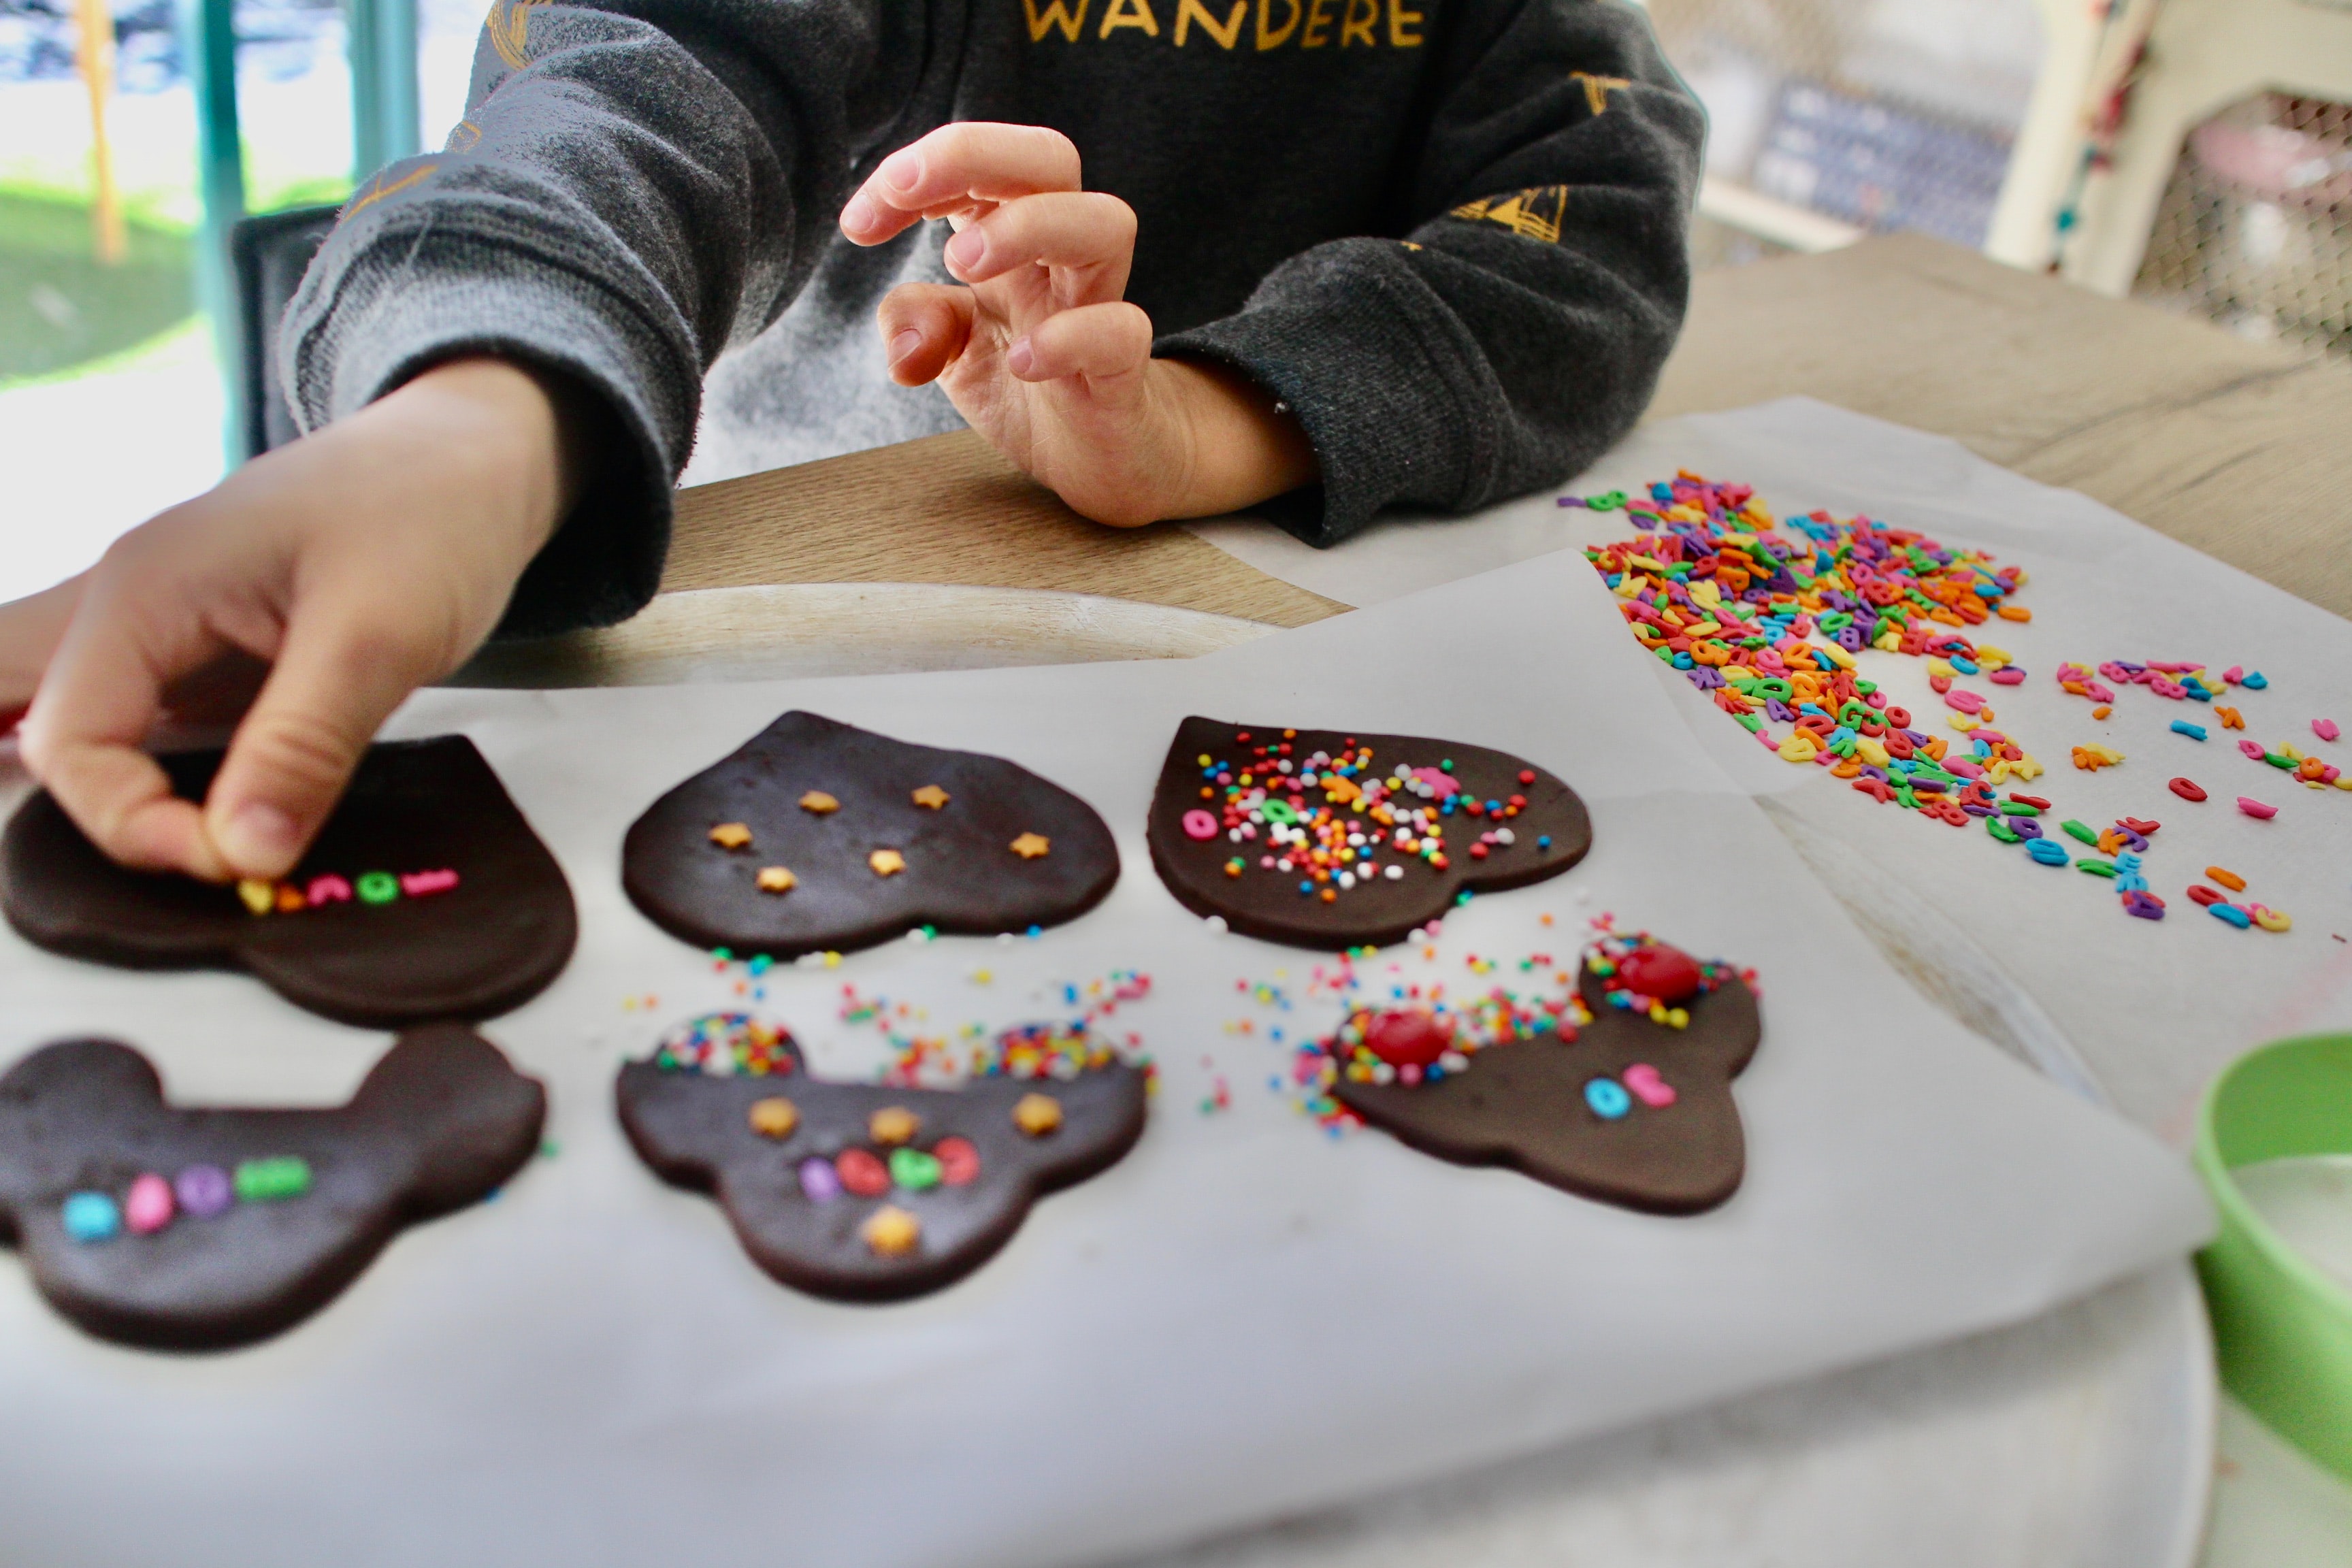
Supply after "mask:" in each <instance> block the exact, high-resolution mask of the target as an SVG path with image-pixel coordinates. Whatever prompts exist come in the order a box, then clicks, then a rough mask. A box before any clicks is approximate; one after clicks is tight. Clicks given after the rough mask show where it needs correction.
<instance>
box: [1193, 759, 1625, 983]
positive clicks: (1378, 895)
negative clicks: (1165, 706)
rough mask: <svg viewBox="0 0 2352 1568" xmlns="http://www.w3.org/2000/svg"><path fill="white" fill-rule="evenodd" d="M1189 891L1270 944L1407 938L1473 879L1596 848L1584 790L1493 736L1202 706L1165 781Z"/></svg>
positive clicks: (1536, 876)
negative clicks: (1262, 719) (1248, 716)
mask: <svg viewBox="0 0 2352 1568" xmlns="http://www.w3.org/2000/svg"><path fill="white" fill-rule="evenodd" d="M1147 836H1148V837H1149V840H1150V845H1151V863H1152V865H1153V866H1154V867H1155V868H1158V870H1159V872H1160V880H1161V881H1163V882H1165V883H1167V884H1168V890H1169V891H1170V892H1171V893H1173V894H1175V895H1176V900H1177V902H1179V903H1181V904H1182V905H1183V906H1184V907H1185V908H1186V909H1188V910H1192V912H1193V913H1194V914H1198V915H1204V916H1207V915H1213V916H1217V917H1220V918H1222V919H1223V921H1225V922H1226V924H1227V925H1228V926H1230V927H1231V928H1232V929H1233V930H1234V931H1241V932H1244V933H1245V934H1247V935H1250V936H1256V937H1264V938H1265V939H1266V940H1267V941H1268V942H1288V943H1290V944H1292V945H1293V946H1297V947H1313V948H1322V949H1324V950H1326V951H1330V950H1335V949H1339V948H1345V947H1354V946H1358V945H1360V944H1361V943H1365V942H1374V943H1386V942H1397V941H1400V940H1402V938H1403V937H1404V936H1405V935H1406V934H1407V933H1408V932H1410V931H1412V930H1413V929H1414V928H1415V927H1417V926H1421V925H1423V924H1425V923H1427V922H1428V921H1432V920H1434V919H1436V918H1437V917H1439V916H1441V915H1443V914H1444V913H1445V911H1446V910H1450V909H1452V908H1453V907H1454V903H1455V902H1456V901H1457V900H1459V899H1460V898H1461V896H1462V894H1463V893H1464V892H1465V891H1485V890H1490V889H1491V890H1499V889H1506V888H1520V887H1525V886H1527V885H1528V883H1530V882H1539V881H1542V880H1543V879H1546V878H1548V877H1557V876H1559V874H1560V873H1561V872H1562V871H1565V870H1567V869H1568V868H1570V866H1573V865H1575V864H1576V863H1577V862H1578V861H1579V860H1580V859H1582V858H1584V853H1585V851H1586V850H1588V849H1590V848H1591V847H1592V820H1591V817H1590V816H1587V815H1586V813H1585V809H1584V803H1583V802H1582V801H1581V800H1580V799H1578V798H1577V795H1576V792H1575V791H1574V790H1572V789H1570V788H1569V787H1568V785H1566V784H1562V783H1561V782H1560V781H1559V779H1557V778H1554V777H1553V776H1552V775H1551V774H1549V773H1546V772H1544V771H1543V770H1542V769H1541V768H1538V767H1536V766H1534V765H1533V764H1531V763H1526V762H1523V761H1521V760H1520V759H1519V758H1517V757H1514V756H1511V755H1510V754H1508V753H1507V752H1496V751H1490V750H1488V749H1487V748H1486V747H1484V746H1469V745H1464V744H1462V743H1461V742H1454V741H1431V740H1424V739H1423V738H1422V737H1420V736H1417V735H1375V734H1371V733H1369V732H1365V731H1337V730H1284V729H1268V728H1266V727H1265V726H1263V725H1256V724H1240V725H1236V724H1227V723H1223V722H1220V721H1217V720H1213V719H1202V718H1192V719H1187V720H1185V721H1184V722H1183V724H1182V725H1181V726H1180V727H1179V728H1178V730H1177V731H1176V740H1175V743H1174V744H1172V745H1171V746H1170V747H1169V748H1168V760H1167V762H1166V763H1164V764H1163V765H1162V766H1161V768H1160V784H1159V787H1158V788H1157V789H1156V790H1154V791H1153V792H1152V796H1151V818H1150V827H1149V830H1148V835H1147Z"/></svg>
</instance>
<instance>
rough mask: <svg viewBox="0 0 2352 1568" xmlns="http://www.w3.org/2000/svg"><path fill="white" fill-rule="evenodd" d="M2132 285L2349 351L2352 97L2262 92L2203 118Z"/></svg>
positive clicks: (2277, 334)
mask: <svg viewBox="0 0 2352 1568" xmlns="http://www.w3.org/2000/svg"><path fill="white" fill-rule="evenodd" d="M2132 292H2133V293H2135V294H2137V295H2139V296H2141V297H2143V298H2146V299H2149V300H2156V301H2158V302H2160V303H2165V304H2170V305H2173V306H2176V307H2179V308H2180V309H2184V310H2194V311H2196V312H2197V313H2198V314H2200V315H2204V316H2209V317H2210V318H2212V319H2213V320H2214V321H2220V322H2221V323H2222V324H2223V325H2224V326H2227V327H2231V328H2232V329H2234V330H2235V331H2240V332H2243V333H2245V334H2246V335H2248V336H2250V337H2257V338H2277V339H2281V340H2283V341H2285V342H2300V343H2305V344H2307V345H2309V346H2310V347H2312V348H2315V349H2319V350H2324V351H2326V352H2327V353H2334V354H2337V355H2341V356H2344V357H2346V358H2347V359H2352V105H2346V104H2341V103H2328V102H2325V101H2323V100H2317V99H2310V98H2295V97H2291V96H2289V95H2287V94H2284V93H2275V92H2273V93H2264V94H2262V95H2261V96H2259V97H2256V98H2251V99H2248V100H2244V101H2243V102H2241V103H2236V104H2233V105H2231V107H2230V108H2228V109H2226V110H2222V111H2221V113H2220V114H2217V115H2215V116H2214V117H2213V118H2212V119H2210V120H2209V121H2205V122H2204V123H2203V124H2201V125H2200V126H2198V127H2197V129H2196V130H2195V131H2193V132H2190V133H2189V141H2188V145H2187V146H2186V147H2184V148H2183V149H2182V151H2181V155H2180V162H2179V164H2178V165H2177V166H2176V167H2175V168H2174V170H2173V174H2172V180H2171V183H2170V184H2168V185H2167V186H2166V187H2165V192H2164V199H2163V202H2162V203H2161V204H2160V205H2158V208H2157V216H2156V226H2155V228H2154V230H2153V231H2152V232H2151V233H2150V235H2149V237H2148V245H2147V255H2146V257H2145V258H2144V259H2143V260H2142V261H2141V263H2140V269H2139V277H2138V279H2137V281H2135V282H2134V284H2133V286H2132Z"/></svg>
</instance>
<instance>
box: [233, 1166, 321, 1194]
mask: <svg viewBox="0 0 2352 1568" xmlns="http://www.w3.org/2000/svg"><path fill="white" fill-rule="evenodd" d="M230 1179H231V1180H232V1181H233V1182H234V1183H235V1184H236V1195H237V1197H238V1199H239V1200H240V1201H241V1202H244V1203H248V1204H251V1203H268V1202H272V1201H275V1200H277V1199H279V1198H299V1197H300V1196H301V1195H302V1194H305V1193H307V1192H309V1191H310V1162H309V1161H308V1160H305V1159H304V1158H302V1156H300V1155H299V1154H276V1155H272V1156H270V1157H268V1158H267V1159H261V1160H245V1161H241V1162H239V1163H238V1164H237V1167H236V1173H235V1174H234V1175H233V1176H232V1177H231V1178H230Z"/></svg>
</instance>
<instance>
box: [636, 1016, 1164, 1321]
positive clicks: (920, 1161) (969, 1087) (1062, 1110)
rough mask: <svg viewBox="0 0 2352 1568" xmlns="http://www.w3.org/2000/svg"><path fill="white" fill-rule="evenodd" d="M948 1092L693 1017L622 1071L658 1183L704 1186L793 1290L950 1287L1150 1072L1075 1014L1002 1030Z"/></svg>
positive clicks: (1127, 1129) (1059, 1182) (1080, 1163)
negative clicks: (830, 1067) (875, 1075)
mask: <svg viewBox="0 0 2352 1568" xmlns="http://www.w3.org/2000/svg"><path fill="white" fill-rule="evenodd" d="M981 1054H982V1057H983V1058H984V1060H982V1062H980V1063H979V1064H977V1065H978V1066H979V1067H980V1068H982V1073H981V1076H975V1077H973V1078H971V1079H969V1080H967V1081H965V1082H963V1083H962V1084H961V1086H960V1087H956V1088H922V1087H917V1086H916V1085H913V1084H909V1083H897V1082H894V1083H881V1084H867V1083H843V1082H832V1081H827V1080H824V1079H816V1078H813V1077H811V1076H810V1075H809V1072H808V1069H807V1066H806V1063H805V1062H804V1061H803V1058H802V1055H801V1048H800V1047H799V1045H798V1044H797V1043H796V1042H794V1040H793V1037H792V1036H791V1035H790V1034H788V1033H786V1032H785V1031H784V1030H783V1029H782V1028H780V1027H776V1026H771V1025H767V1024H763V1023H761V1022H760V1021H758V1020H756V1019H754V1018H752V1017H751V1016H748V1015H744V1014H740V1013H730V1014H714V1015H711V1016H706V1017H702V1018H697V1019H695V1020H693V1021H691V1022H689V1023H688V1024H685V1025H682V1026H679V1027H678V1028H677V1029H675V1030H673V1031H671V1033H670V1034H669V1035H668V1036H667V1037H665V1038H664V1039H663V1040H662V1042H661V1043H660V1045H659V1046H658V1047H656V1049H655V1051H654V1052H653V1054H652V1055H651V1056H649V1057H647V1058H646V1059H644V1060H642V1061H634V1062H630V1063H627V1064H626V1065H625V1066H624V1067H623V1068H621V1075H620V1079H619V1081H618V1083H617V1085H616V1086H615V1092H616V1096H617V1099H618V1100H619V1107H620V1116H621V1126H622V1128H623V1129H624V1130H625V1131H626V1132H627V1133H628V1137H629V1142H630V1143H631V1144H632V1145H633V1146H634V1147H635V1149H636V1152H637V1154H638V1156H639V1158H641V1159H643V1160H644V1161H645V1163H646V1164H647V1165H649V1166H651V1167H652V1168H653V1170H654V1171H655V1173H656V1174H658V1175H659V1176H661V1178H662V1179H663V1180H665V1181H667V1182H670V1183H673V1184H677V1185H679V1186H684V1187H690V1188H693V1189H695V1190H698V1191H701V1192H707V1193H709V1194H712V1195H713V1196H714V1197H716V1198H717V1199H718V1201H719V1206H720V1207H721V1208H722V1209H724V1210H725V1211H726V1214H727V1217H728V1220H729V1222H730V1224H732V1225H733V1226H734V1227H735V1236H736V1239H737V1240H738V1241H740V1243H741V1244H742V1247H743V1250H744V1251H745V1252H746V1253H748V1254H750V1256H751V1261H752V1262H754V1263H756V1264H758V1265H759V1266H760V1267H761V1268H763V1269H765V1270H766V1271H767V1272H768V1273H769V1274H770V1275H772V1276H773V1277H774V1278H775V1279H777V1280H779V1281H781V1282H782V1283H783V1284H785V1285H789V1286H791V1287H793V1289H797V1290H804V1291H806V1292H808V1293H809V1294H811V1295H813V1296H823V1297H827V1298H830V1299H832V1300H841V1301H893V1300H904V1299H906V1298H908V1297H911V1296H921V1295H926V1294H929V1292H931V1291H934V1290H938V1289H943V1288H945V1287H947V1286H949V1285H952V1284H954V1283H955V1282H956V1281H957V1280H959V1279H962V1278H963V1277H964V1276H966V1275H967V1274H970V1273H971V1272H972V1270H974V1269H976V1268H979V1267H980V1266H981V1265H982V1264H983V1263H986V1262H987V1261H988V1260H989V1259H990V1258H992V1257H994V1256H995V1254H996V1252H997V1251H998V1249H999V1248H1001V1247H1003V1246H1004V1244H1005V1243H1006V1242H1008V1241H1010V1240H1011V1239H1012V1238H1013V1232H1015V1231H1016V1230H1018V1229H1020V1228H1021V1223H1022V1221H1023V1220H1024V1219H1025V1218H1026V1217H1027V1216H1028V1213H1029V1209H1030V1206H1031V1205H1034V1203H1035V1202H1036V1201H1037V1200H1038V1199H1039V1198H1040V1197H1043V1196H1044V1195H1045V1194H1048V1193H1051V1192H1053V1191H1055V1189H1057V1188H1061V1187H1066V1186H1070V1185H1073V1184H1076V1183H1078V1182H1082V1181H1085V1180H1086V1179H1087V1177H1089V1176H1092V1175H1094V1174H1096V1173H1098V1172H1100V1171H1103V1170H1105V1169H1107V1168H1108V1167H1109V1166H1111V1165H1113V1164H1115V1163H1118V1160H1119V1159H1120V1157H1121V1156H1123V1155H1124V1154H1126V1152H1128V1151H1129V1149H1131V1148H1133V1147H1134V1146H1135V1142H1136V1140H1137V1139H1138V1138H1139V1137H1141V1136H1142V1134H1143V1121H1144V1106H1145V1088H1146V1084H1147V1080H1148V1073H1147V1070H1146V1069H1145V1068H1142V1067H1139V1066H1135V1065H1131V1064H1129V1063H1128V1062H1126V1061H1124V1060H1122V1059H1120V1058H1119V1057H1118V1055H1117V1054H1116V1053H1115V1052H1114V1051H1113V1050H1112V1049H1111V1048H1110V1047H1109V1046H1108V1044H1106V1043H1104V1042H1103V1041H1102V1040H1101V1038H1100V1037H1099V1036H1098V1035H1097V1033H1096V1032H1095V1031H1093V1030H1092V1029H1090V1028H1089V1027H1088V1026H1087V1023H1086V1022H1085V1021H1077V1022H1074V1023H1069V1024H1063V1025H1052V1026H1047V1025H1039V1026H1032V1027H1028V1028H1023V1029H1014V1030H1010V1031H1007V1032H1006V1033H1004V1034H1003V1035H1000V1036H998V1037H996V1038H995V1040H994V1041H993V1042H992V1043H991V1046H990V1047H989V1048H988V1049H986V1050H985V1051H983V1052H982V1053H981Z"/></svg>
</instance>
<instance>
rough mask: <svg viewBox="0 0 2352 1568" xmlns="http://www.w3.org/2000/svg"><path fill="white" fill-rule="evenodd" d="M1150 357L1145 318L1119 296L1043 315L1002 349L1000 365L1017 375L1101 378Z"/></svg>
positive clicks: (1137, 367) (1132, 370)
mask: <svg viewBox="0 0 2352 1568" xmlns="http://www.w3.org/2000/svg"><path fill="white" fill-rule="evenodd" d="M1150 363H1151V318H1150V316H1148V315H1146V314H1144V312H1143V309H1142V307H1141V306H1139V305H1130V304H1128V303H1125V302H1124V301H1113V302H1111V303H1108V304H1102V305H1082V306H1080V307H1079V308H1078V309H1076V310H1063V311H1060V312H1058V313H1056V314H1055V315H1051V316H1048V317H1046V318H1045V320H1044V321H1040V322H1038V323H1037V324H1036V325H1035V326H1034V327H1032V328H1031V329H1029V331H1028V334H1027V335H1026V336H1024V337H1023V338H1021V339H1019V340H1018V341H1016V342H1014V343H1013V346H1012V347H1011V348H1009V349H1007V350H1006V351H1005V353H1004V365H1005V368H1006V369H1007V370H1010V371H1011V372H1012V373H1013V374H1014V375H1016V376H1018V377H1019V378H1020V379H1022V380H1023V381H1059V380H1061V379H1062V378H1063V377H1065V376H1072V375H1083V376H1085V377H1086V378H1087V380H1088V381H1090V382H1096V383H1101V382H1106V381H1109V380H1111V379H1112V378H1114V377H1117V376H1122V375H1130V374H1137V373H1139V372H1140V371H1142V369H1143V368H1144V367H1145V366H1146V365H1148V364H1150Z"/></svg>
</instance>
